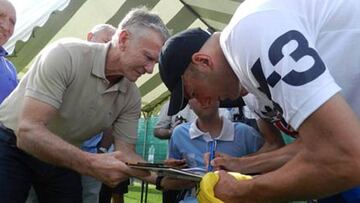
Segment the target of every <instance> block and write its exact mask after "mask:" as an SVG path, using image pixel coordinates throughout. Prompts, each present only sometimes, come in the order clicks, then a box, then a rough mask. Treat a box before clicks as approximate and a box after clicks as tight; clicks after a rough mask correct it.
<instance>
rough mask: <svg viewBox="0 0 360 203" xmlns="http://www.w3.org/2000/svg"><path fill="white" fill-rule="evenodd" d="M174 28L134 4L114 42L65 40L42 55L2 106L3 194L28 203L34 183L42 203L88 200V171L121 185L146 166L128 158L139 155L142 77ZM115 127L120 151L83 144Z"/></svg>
mask: <svg viewBox="0 0 360 203" xmlns="http://www.w3.org/2000/svg"><path fill="white" fill-rule="evenodd" d="M168 37H169V31H168V30H167V28H166V26H165V24H164V23H163V21H162V20H161V19H160V17H159V16H158V15H156V14H154V13H152V12H150V11H148V10H147V9H146V8H136V9H133V10H131V11H130V12H129V13H128V14H127V15H126V16H125V17H124V18H123V20H122V21H121V22H120V24H119V27H118V28H117V31H116V33H115V35H113V37H112V40H111V42H110V43H107V44H104V43H89V42H85V41H82V40H78V39H66V40H59V41H57V42H55V43H53V44H51V45H49V46H48V47H47V48H46V49H45V50H43V51H42V52H41V54H40V55H39V56H38V57H37V59H36V60H35V62H34V64H33V65H32V67H31V68H30V70H29V71H28V72H27V73H26V74H25V76H24V77H23V78H22V80H21V81H20V83H19V85H18V86H17V87H16V88H15V90H14V91H13V93H12V94H11V95H10V96H9V97H8V98H7V99H6V100H5V101H4V102H3V103H2V104H1V105H0V122H1V123H2V125H1V127H0V140H1V143H0V149H1V150H0V173H1V174H2V175H1V176H0V185H1V190H0V196H1V199H2V201H4V202H24V201H25V200H26V197H27V194H28V191H29V188H30V186H31V185H33V186H34V188H35V191H36V193H37V197H38V200H39V202H74V203H75V202H76V203H78V202H81V201H82V194H81V177H80V174H82V175H88V176H93V177H95V178H96V179H98V180H99V181H101V182H103V183H105V184H107V185H109V186H112V187H114V186H116V185H117V184H118V183H119V182H122V181H124V180H126V179H128V178H129V177H131V176H134V177H139V178H146V177H147V176H148V175H149V173H148V172H146V171H141V170H136V169H131V168H129V167H128V166H127V165H126V164H125V162H128V161H135V162H137V161H142V162H144V160H143V159H142V158H141V157H140V156H139V155H137V154H136V153H135V143H136V138H137V132H136V128H137V125H138V119H139V116H140V108H141V97H140V92H139V90H138V88H137V87H136V85H135V83H134V82H135V81H136V80H137V79H138V78H139V77H140V76H141V75H142V74H145V73H151V72H152V71H153V68H154V65H155V63H157V60H158V55H159V52H160V49H161V46H162V45H163V43H164V42H165V40H166V39H167V38H168ZM108 128H112V135H113V136H114V140H115V141H114V142H115V149H116V150H117V151H115V152H112V153H104V154H95V153H88V152H84V151H82V150H81V149H80V145H81V144H82V143H83V142H84V141H85V140H86V139H89V138H90V137H92V136H93V135H95V134H97V133H100V132H102V131H104V130H106V129H108Z"/></svg>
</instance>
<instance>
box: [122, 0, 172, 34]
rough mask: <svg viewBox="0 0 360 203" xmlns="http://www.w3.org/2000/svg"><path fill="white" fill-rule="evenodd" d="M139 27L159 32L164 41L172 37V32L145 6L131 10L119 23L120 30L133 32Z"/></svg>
mask: <svg viewBox="0 0 360 203" xmlns="http://www.w3.org/2000/svg"><path fill="white" fill-rule="evenodd" d="M139 26H145V27H147V28H151V29H153V30H155V31H157V32H159V33H160V34H161V36H162V37H163V38H164V40H167V39H168V38H169V37H170V32H169V30H168V29H167V27H166V25H165V24H164V22H163V21H162V20H161V18H160V17H159V16H158V15H157V14H155V13H153V12H150V11H149V9H148V8H146V7H145V6H142V7H138V8H133V9H131V11H130V12H129V13H128V14H127V15H126V16H125V17H124V18H123V20H122V21H121V22H120V23H119V28H118V30H121V29H129V30H131V29H132V28H134V27H139Z"/></svg>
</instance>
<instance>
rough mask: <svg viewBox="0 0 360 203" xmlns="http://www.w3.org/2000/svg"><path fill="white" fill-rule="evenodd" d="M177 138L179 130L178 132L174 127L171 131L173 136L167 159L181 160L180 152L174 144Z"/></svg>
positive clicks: (179, 134)
mask: <svg viewBox="0 0 360 203" xmlns="http://www.w3.org/2000/svg"><path fill="white" fill-rule="evenodd" d="M179 136H181V130H179V129H178V127H176V128H175V129H174V131H173V134H172V136H171V138H170V142H169V158H173V159H182V156H181V153H180V150H179V148H178V146H177V145H176V143H178V142H177V141H176V140H177V139H178V137H179Z"/></svg>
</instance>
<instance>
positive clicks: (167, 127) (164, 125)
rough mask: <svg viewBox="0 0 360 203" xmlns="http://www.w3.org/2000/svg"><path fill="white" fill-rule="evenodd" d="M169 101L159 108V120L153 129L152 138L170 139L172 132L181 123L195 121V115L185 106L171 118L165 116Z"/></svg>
mask: <svg viewBox="0 0 360 203" xmlns="http://www.w3.org/2000/svg"><path fill="white" fill-rule="evenodd" d="M168 108H169V101H167V102H165V103H164V104H163V106H162V107H161V110H160V114H159V120H158V121H157V123H156V125H155V127H154V136H155V137H157V138H159V139H165V140H168V139H170V137H171V134H172V130H173V129H174V128H175V127H176V126H177V125H179V124H181V123H183V122H185V123H186V122H192V121H194V120H195V119H196V114H195V113H194V112H193V111H192V110H191V108H190V107H189V105H187V106H186V107H185V108H184V109H183V110H181V111H180V112H179V113H177V114H176V115H173V116H168V115H167V110H168Z"/></svg>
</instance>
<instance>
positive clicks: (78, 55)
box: [0, 39, 141, 146]
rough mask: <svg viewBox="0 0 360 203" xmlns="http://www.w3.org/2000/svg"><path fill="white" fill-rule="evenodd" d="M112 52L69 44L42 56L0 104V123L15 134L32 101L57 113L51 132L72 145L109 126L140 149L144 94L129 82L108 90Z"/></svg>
mask: <svg viewBox="0 0 360 203" xmlns="http://www.w3.org/2000/svg"><path fill="white" fill-rule="evenodd" d="M109 47H110V44H97V43H88V42H85V41H81V40H77V39H66V40H61V41H58V42H56V43H54V44H53V45H51V46H50V47H48V48H47V49H46V50H44V51H42V53H41V54H40V56H38V58H37V59H36V61H35V63H34V64H33V66H32V67H31V69H30V70H29V71H28V72H27V73H26V75H25V76H24V78H23V79H22V80H21V81H20V84H19V85H18V87H17V88H16V89H15V90H14V92H13V93H12V94H11V95H10V96H9V97H8V98H7V99H5V100H4V102H3V103H2V104H1V106H0V122H1V123H3V124H4V125H5V126H6V127H8V128H10V129H12V130H14V131H16V128H17V119H18V114H19V113H20V111H21V109H22V102H23V99H24V96H28V97H32V98H34V99H37V100H39V101H41V102H44V103H47V104H49V105H51V106H53V107H54V108H56V109H57V111H58V113H57V115H56V116H55V118H53V119H52V120H51V121H50V122H49V125H48V128H49V130H50V131H51V132H53V133H55V134H56V135H58V136H59V137H61V138H63V139H64V140H66V141H68V142H69V143H72V144H74V145H77V146H80V144H81V143H82V142H83V141H85V140H86V139H88V138H90V137H92V136H93V135H95V134H97V133H99V132H101V131H103V130H104V129H106V128H109V127H110V126H112V127H113V135H114V136H118V137H119V138H121V139H123V140H124V141H126V142H128V143H135V142H136V138H137V125H138V119H139V117H140V108H141V97H140V92H139V90H138V88H137V87H136V85H135V84H134V83H133V82H130V81H129V80H127V79H126V78H123V79H122V80H121V81H120V82H118V83H116V84H115V85H113V86H112V87H110V88H108V85H109V81H108V80H107V79H106V78H105V59H106V53H107V50H108V48H109ZM34 111H36V109H34Z"/></svg>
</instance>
